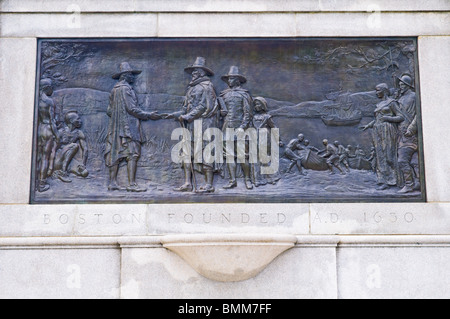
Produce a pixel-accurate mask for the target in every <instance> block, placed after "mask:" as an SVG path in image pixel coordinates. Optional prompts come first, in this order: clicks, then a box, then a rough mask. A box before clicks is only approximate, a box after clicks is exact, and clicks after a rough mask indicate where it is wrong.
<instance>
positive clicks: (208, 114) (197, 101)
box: [165, 57, 220, 193]
mask: <svg viewBox="0 0 450 319" xmlns="http://www.w3.org/2000/svg"><path fill="white" fill-rule="evenodd" d="M184 71H185V72H186V73H188V74H190V75H191V76H192V79H191V82H190V83H189V85H188V88H187V91H186V95H185V100H184V104H183V107H182V110H181V111H180V112H176V113H173V114H169V115H168V116H165V118H167V119H170V118H173V119H175V120H178V121H179V122H180V123H181V126H182V127H183V128H186V129H188V130H189V132H190V133H191V136H194V121H195V120H200V119H201V120H202V132H201V133H202V136H203V133H204V132H205V131H206V130H207V129H209V128H218V126H219V120H220V112H219V106H218V104H217V103H216V102H217V101H216V99H217V98H216V92H215V89H214V86H213V84H212V82H211V80H210V78H209V77H210V76H213V75H214V72H213V71H212V70H211V69H209V68H208V67H207V66H206V59H205V58H203V57H197V59H196V60H195V62H194V64H193V65H191V66H188V67H186V68H185V69H184ZM203 143H204V142H203ZM204 147H205V145H203V146H202V147H201V148H199V149H197V150H195V148H194V147H192V150H194V152H195V151H197V152H199V151H202V152H203V150H204ZM193 155H194V154H184V157H186V158H187V160H185V161H183V170H184V177H185V183H184V184H183V185H182V186H180V187H178V188H175V189H174V190H175V191H178V192H190V191H192V190H193V185H192V184H193V183H192V182H193V180H194V182H195V176H194V174H195V172H194V171H197V172H199V173H201V174H204V176H205V185H204V186H202V187H200V188H199V189H195V191H196V192H200V193H213V192H214V191H215V189H214V186H213V181H214V170H215V168H216V167H215V166H216V165H217V164H218V163H206V162H205V161H204V159H203V160H202V162H201V163H194V161H193V160H192V159H193V157H194V158H196V157H198V156H193ZM197 155H199V154H197Z"/></svg>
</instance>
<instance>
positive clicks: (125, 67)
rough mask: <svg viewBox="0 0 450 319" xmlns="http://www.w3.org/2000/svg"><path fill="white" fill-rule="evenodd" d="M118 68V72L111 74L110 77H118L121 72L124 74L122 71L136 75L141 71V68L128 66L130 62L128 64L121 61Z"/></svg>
mask: <svg viewBox="0 0 450 319" xmlns="http://www.w3.org/2000/svg"><path fill="white" fill-rule="evenodd" d="M119 69H120V71H119V73H116V74H114V75H113V76H112V78H113V79H114V80H118V79H120V76H121V75H122V74H124V73H132V74H134V75H138V74H141V73H142V71H141V70H135V69H133V68H132V67H131V66H130V64H129V63H128V62H122V63H121V64H120V67H119Z"/></svg>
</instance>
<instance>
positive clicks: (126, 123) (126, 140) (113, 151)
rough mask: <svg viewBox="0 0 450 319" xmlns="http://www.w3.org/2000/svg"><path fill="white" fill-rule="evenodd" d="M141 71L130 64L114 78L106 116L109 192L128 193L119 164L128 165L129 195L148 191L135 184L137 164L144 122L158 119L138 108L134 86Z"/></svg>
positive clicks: (106, 156) (154, 115)
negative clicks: (120, 179)
mask: <svg viewBox="0 0 450 319" xmlns="http://www.w3.org/2000/svg"><path fill="white" fill-rule="evenodd" d="M140 73H142V71H138V70H134V69H132V68H131V66H130V65H129V64H128V63H127V62H123V63H122V64H121V65H120V72H119V73H117V74H115V75H114V76H113V79H115V80H119V82H118V83H117V84H116V85H115V86H114V88H113V90H112V92H111V95H110V103H109V106H108V109H107V111H106V114H107V115H108V116H109V117H110V119H109V126H108V136H107V139H106V152H105V163H106V166H107V167H108V168H109V184H108V190H109V191H115V190H125V188H122V187H120V186H119V185H118V183H117V173H118V171H119V164H120V163H121V162H123V161H126V163H127V172H128V187H127V188H126V190H127V191H128V192H145V191H147V189H146V188H143V187H140V186H139V185H138V184H137V183H136V170H137V163H138V161H139V158H140V157H141V145H142V143H143V134H142V131H141V121H147V120H158V119H161V116H160V115H157V114H156V112H151V113H148V112H144V111H143V110H141V109H140V108H139V106H138V99H137V95H136V92H135V91H134V89H133V88H132V87H131V85H132V84H133V83H134V81H135V77H136V75H138V74H140Z"/></svg>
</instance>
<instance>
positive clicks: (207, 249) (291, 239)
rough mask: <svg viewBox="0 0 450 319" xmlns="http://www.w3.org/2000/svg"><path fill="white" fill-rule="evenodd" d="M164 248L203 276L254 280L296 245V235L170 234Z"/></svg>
mask: <svg viewBox="0 0 450 319" xmlns="http://www.w3.org/2000/svg"><path fill="white" fill-rule="evenodd" d="M161 242H162V244H163V247H165V248H167V249H169V250H170V251H172V252H174V253H176V254H177V255H178V256H180V257H181V258H183V259H184V260H185V261H186V262H187V263H188V264H189V265H190V266H191V267H192V268H194V269H195V270H196V271H197V272H198V273H199V274H201V275H202V276H204V277H206V278H208V279H211V280H215V281H221V282H235V281H244V280H247V279H250V278H253V277H255V276H256V275H257V274H259V273H260V272H261V271H262V270H264V269H265V268H266V267H267V266H268V265H269V264H270V263H271V262H272V261H273V260H274V259H275V258H276V257H278V256H279V255H280V254H282V253H283V252H285V251H286V250H288V249H290V248H292V247H294V246H295V244H296V242H297V237H296V236H289V235H271V234H261V235H259V234H252V235H238V234H220V235H218V234H213V235H211V234H202V235H197V234H196V235H168V236H164V237H162V239H161Z"/></svg>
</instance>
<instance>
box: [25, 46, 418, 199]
mask: <svg viewBox="0 0 450 319" xmlns="http://www.w3.org/2000/svg"><path fill="white" fill-rule="evenodd" d="M37 70H38V72H37V73H38V78H37V80H36V83H37V85H36V102H35V123H34V132H35V133H34V147H33V167H32V185H31V203H93V202H104V203H110V202H114V203H117V202H146V203H153V202H158V203H164V202H167V203H182V202H208V203H221V202H372V201H375V202H384V201H424V200H425V178H424V163H423V156H422V154H423V152H422V134H421V113H420V92H419V88H420V87H419V81H418V72H417V70H418V61H417V41H416V39H415V38H360V39H354V38H352V39H344V38H338V39H324V38H321V39H304V38H279V39H275V38H270V39H264V38H258V39H249V38H236V39H209V38H200V39H161V38H158V39H117V40H116V39H76V40H75V39H67V40H61V39H40V40H39V41H38V66H37ZM232 134H233V135H232Z"/></svg>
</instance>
